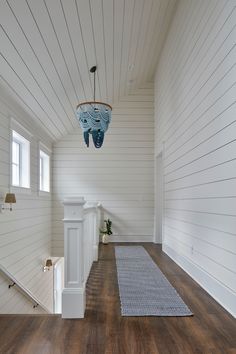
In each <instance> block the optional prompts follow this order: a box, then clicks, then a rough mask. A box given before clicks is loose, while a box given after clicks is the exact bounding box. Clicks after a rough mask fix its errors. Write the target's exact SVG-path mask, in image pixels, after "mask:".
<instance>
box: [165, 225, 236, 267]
mask: <svg viewBox="0 0 236 354" xmlns="http://www.w3.org/2000/svg"><path fill="white" fill-rule="evenodd" d="M164 227H167V228H170V229H172V230H174V231H178V232H181V233H183V234H185V235H187V236H190V237H191V238H192V239H197V240H199V241H201V242H205V243H207V244H209V245H211V246H212V247H215V248H219V249H221V250H223V251H225V252H227V253H230V254H232V255H235V252H233V251H232V250H229V249H227V248H224V247H221V246H219V245H216V244H214V243H212V242H209V241H206V240H205V239H204V238H201V237H199V236H196V235H193V234H191V233H188V232H185V231H183V230H180V229H178V228H176V227H173V226H169V225H168V224H164ZM235 273H236V272H235Z"/></svg>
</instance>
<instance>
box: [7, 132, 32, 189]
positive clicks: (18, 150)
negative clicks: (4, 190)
mask: <svg viewBox="0 0 236 354" xmlns="http://www.w3.org/2000/svg"><path fill="white" fill-rule="evenodd" d="M11 166H12V181H11V184H12V185H13V186H14V187H23V188H29V187H30V142H29V141H28V140H27V139H25V138H24V137H23V136H22V135H20V134H18V133H17V132H16V131H14V130H13V131H12V160H11Z"/></svg>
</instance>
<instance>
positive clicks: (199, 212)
mask: <svg viewBox="0 0 236 354" xmlns="http://www.w3.org/2000/svg"><path fill="white" fill-rule="evenodd" d="M164 210H174V211H185V212H188V213H197V214H210V215H219V216H232V217H233V218H234V217H236V214H225V213H213V212H210V211H205V210H204V211H201V210H192V209H181V208H164Z"/></svg>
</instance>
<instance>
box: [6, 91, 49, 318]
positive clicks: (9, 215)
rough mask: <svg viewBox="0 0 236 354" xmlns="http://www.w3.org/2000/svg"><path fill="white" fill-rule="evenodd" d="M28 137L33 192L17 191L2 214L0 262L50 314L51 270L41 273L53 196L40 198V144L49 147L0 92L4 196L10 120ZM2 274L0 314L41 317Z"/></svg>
mask: <svg viewBox="0 0 236 354" xmlns="http://www.w3.org/2000/svg"><path fill="white" fill-rule="evenodd" d="M11 117H13V118H14V119H15V120H17V121H18V122H20V123H21V125H23V126H24V127H25V128H26V129H27V130H28V131H30V132H31V133H32V139H31V193H29V194H21V193H18V192H16V200H17V203H16V204H15V205H14V206H13V211H12V212H10V211H7V210H6V211H4V213H2V214H1V213H0V264H1V265H2V266H3V267H5V268H6V269H7V270H8V272H9V273H11V274H12V275H13V276H14V277H15V278H16V279H17V280H18V281H20V282H21V283H22V284H23V285H24V286H25V287H26V288H27V289H28V290H30V291H31V292H32V293H33V294H34V295H35V296H36V297H37V299H38V300H39V301H41V302H42V303H43V304H44V305H45V306H46V307H47V308H48V309H49V310H51V311H52V309H53V287H52V286H53V279H52V275H53V274H52V271H51V272H47V273H43V272H42V265H43V261H44V260H45V259H46V258H47V257H48V256H50V246H51V197H50V195H49V196H39V195H38V142H39V140H40V141H41V142H43V143H44V144H46V145H47V146H48V147H50V146H51V141H50V139H49V138H47V135H46V134H45V132H43V131H41V129H40V128H39V127H37V126H35V125H34V124H32V119H31V117H29V116H27V114H26V113H25V112H24V111H23V110H22V109H20V108H19V106H17V105H16V103H14V102H13V101H11V100H10V99H9V98H7V95H6V94H5V93H4V91H3V90H2V89H1V91H0V193H1V195H5V193H6V192H7V191H8V189H9V183H10V165H9V162H10V118H11ZM8 284H9V281H7V280H6V279H5V278H4V277H3V276H2V275H1V274H0V313H7V314H11V313H40V312H43V310H40V308H38V309H33V308H32V302H30V301H29V300H28V299H27V298H25V297H24V296H23V295H22V294H21V293H19V291H18V290H17V289H16V287H14V288H12V289H11V290H9V289H8Z"/></svg>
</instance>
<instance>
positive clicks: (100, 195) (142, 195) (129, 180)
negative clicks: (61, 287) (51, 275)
mask: <svg viewBox="0 0 236 354" xmlns="http://www.w3.org/2000/svg"><path fill="white" fill-rule="evenodd" d="M153 105H154V103H153V84H147V85H146V86H145V87H143V88H140V89H139V90H137V91H136V92H135V93H133V94H132V95H129V96H127V97H125V98H123V100H122V101H120V102H119V104H117V105H115V106H114V107H113V113H112V122H111V125H110V128H109V130H108V131H107V133H106V136H105V141H104V144H103V146H102V148H101V149H95V148H94V147H93V143H92V141H90V143H91V144H90V147H89V148H86V146H85V144H84V141H83V136H82V131H81V129H80V128H78V129H77V130H76V131H75V132H74V133H72V134H69V135H67V136H65V137H64V138H62V139H61V140H60V141H59V142H57V143H55V145H54V148H53V186H54V190H53V253H54V255H55V256H62V255H63V223H62V221H61V220H62V218H63V208H62V204H61V202H62V200H63V198H64V197H66V196H73V195H81V196H84V197H85V199H86V200H87V201H100V202H101V203H102V205H103V208H104V211H105V217H107V216H108V217H109V218H110V219H111V220H112V221H113V229H114V230H113V231H114V236H113V240H120V241H151V240H152V237H153V203H154V202H153V200H154V198H153V192H154V186H153V183H154V182H153V180H154V178H153V173H154V172H153V171H154V170H153V156H154V129H153V127H154V109H153Z"/></svg>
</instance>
